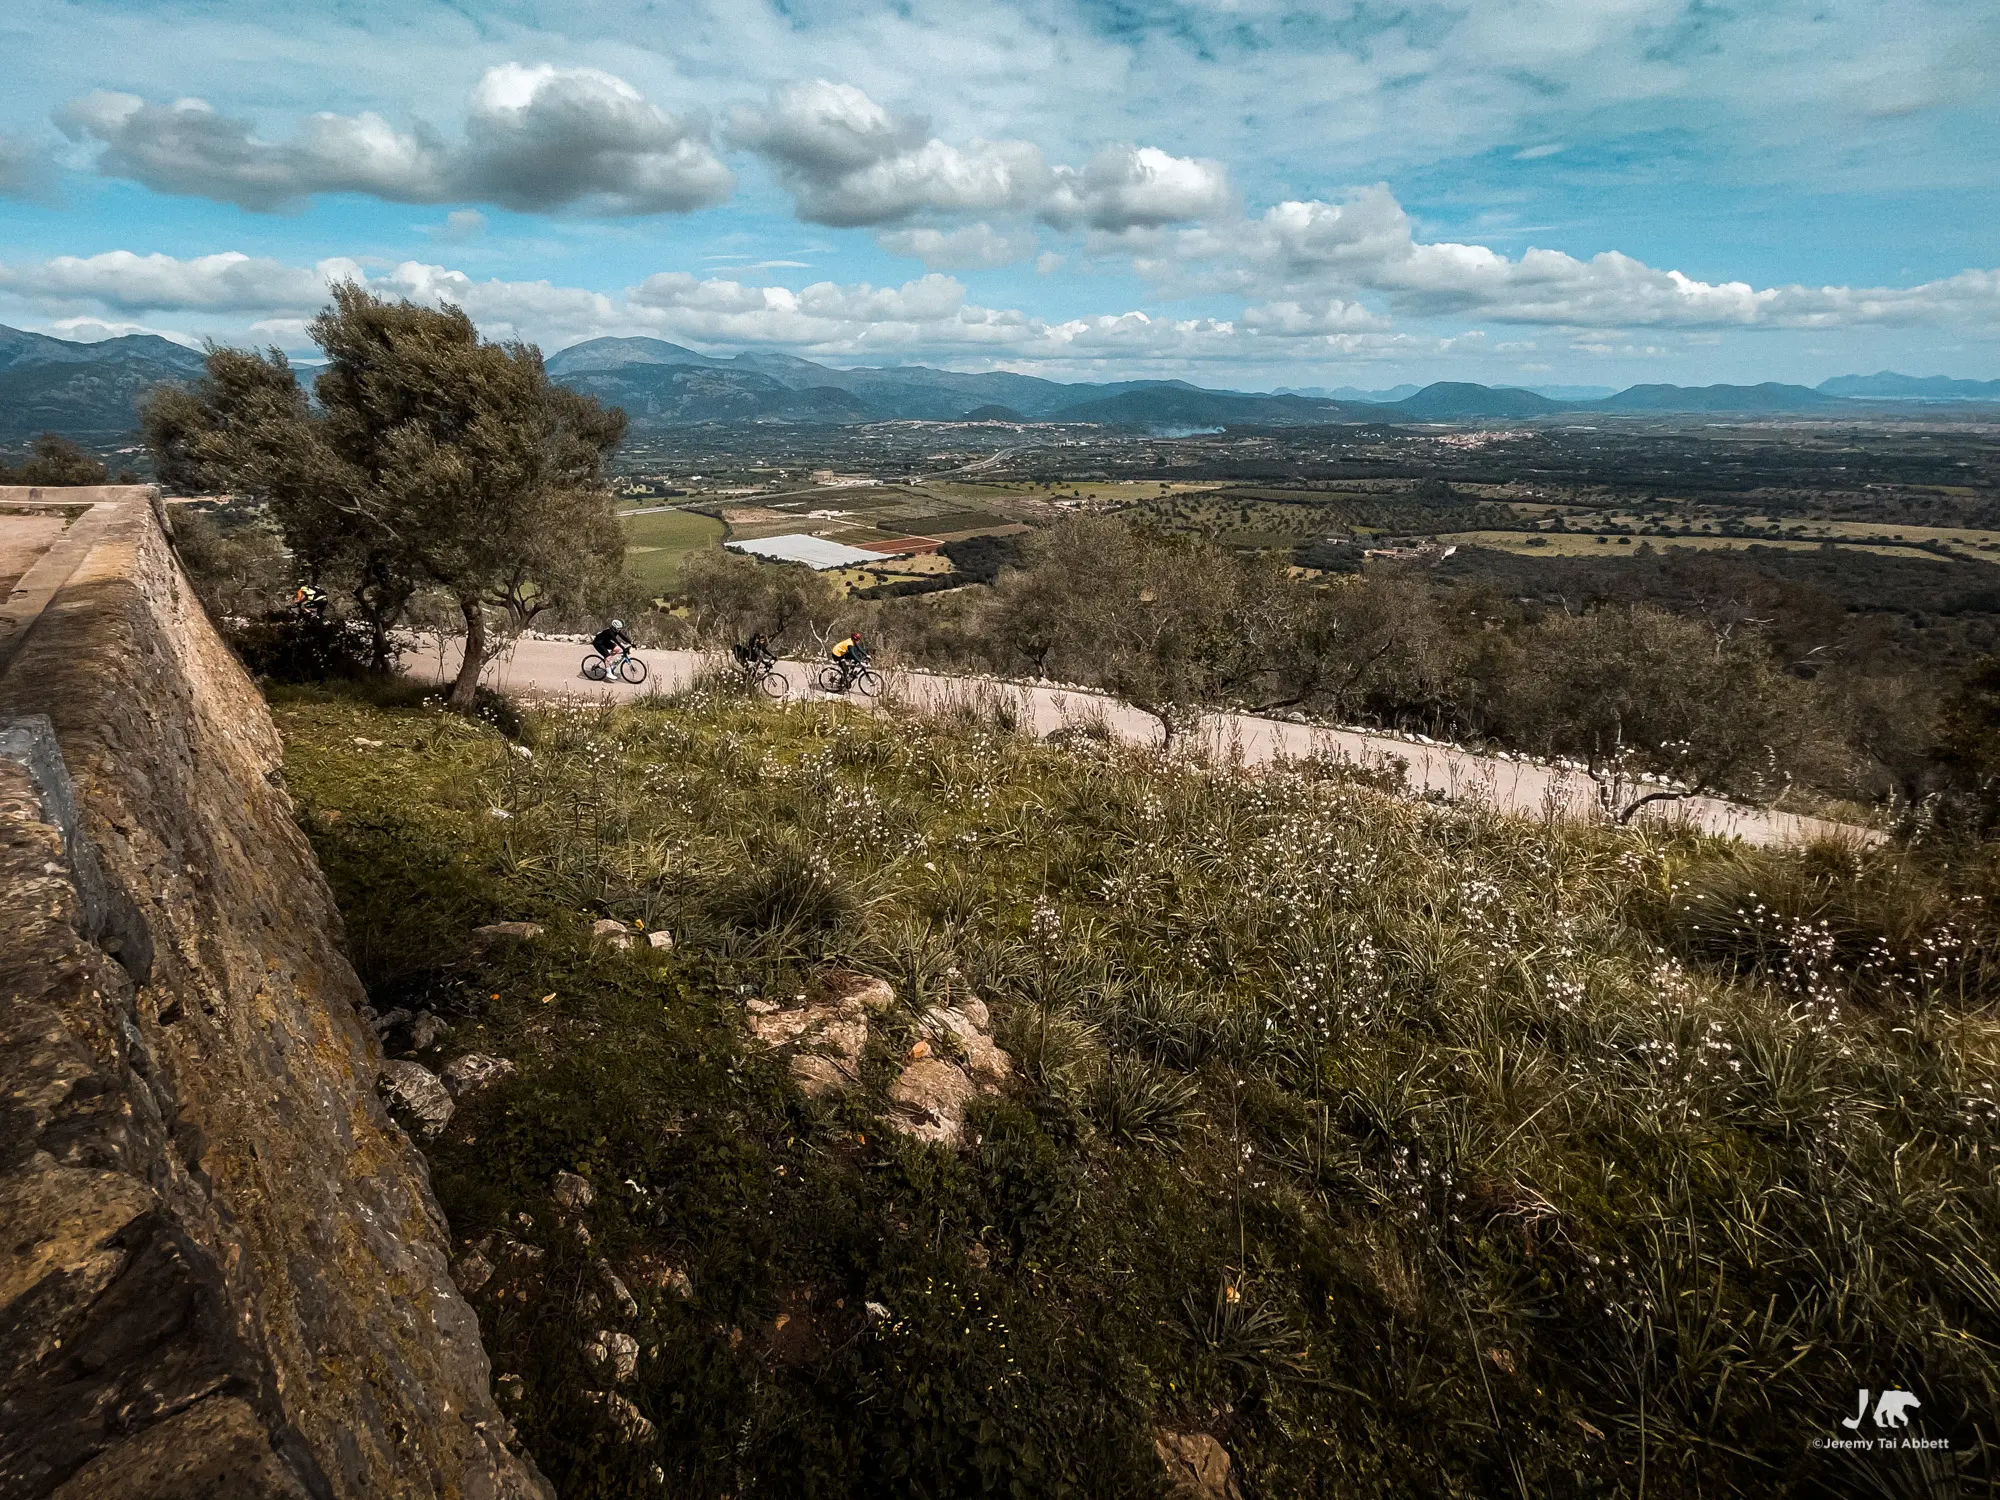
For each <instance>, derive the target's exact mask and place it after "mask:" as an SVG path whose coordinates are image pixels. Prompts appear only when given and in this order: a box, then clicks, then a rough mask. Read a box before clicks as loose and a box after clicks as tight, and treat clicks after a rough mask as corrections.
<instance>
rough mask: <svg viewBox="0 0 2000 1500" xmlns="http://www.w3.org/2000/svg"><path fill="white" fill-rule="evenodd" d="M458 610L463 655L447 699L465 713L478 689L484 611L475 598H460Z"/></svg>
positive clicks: (483, 654)
mask: <svg viewBox="0 0 2000 1500" xmlns="http://www.w3.org/2000/svg"><path fill="white" fill-rule="evenodd" d="M458 611H459V613H460V614H462V615H464V616H465V656H464V658H463V659H462V660H461V661H460V662H459V664H458V679H457V681H455V682H453V683H452V685H451V700H450V701H451V706H452V708H453V709H455V710H456V711H457V712H459V713H462V714H469V713H471V712H472V703H473V698H474V697H475V695H477V693H478V692H479V669H480V668H481V667H483V666H485V665H486V611H485V610H484V609H482V608H481V607H480V604H479V601H478V600H477V599H476V598H467V599H460V600H459V601H458Z"/></svg>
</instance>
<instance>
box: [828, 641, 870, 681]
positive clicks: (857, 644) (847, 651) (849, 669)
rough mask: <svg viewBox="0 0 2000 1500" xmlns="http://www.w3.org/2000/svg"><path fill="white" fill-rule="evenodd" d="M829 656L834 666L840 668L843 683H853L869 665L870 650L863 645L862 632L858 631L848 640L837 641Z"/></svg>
mask: <svg viewBox="0 0 2000 1500" xmlns="http://www.w3.org/2000/svg"><path fill="white" fill-rule="evenodd" d="M827 655H828V656H831V657H832V658H833V661H834V665H835V666H837V667H839V668H840V676H841V680H842V681H843V682H852V681H853V680H854V679H855V677H856V676H857V675H859V673H860V671H861V669H862V668H863V667H865V666H867V665H868V648H867V647H866V646H864V645H862V644H861V632H860V631H858V630H857V631H855V632H854V634H852V635H850V636H849V637H847V639H846V640H843V641H835V642H834V643H833V649H832V650H831V651H829V652H827Z"/></svg>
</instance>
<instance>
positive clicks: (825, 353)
mask: <svg viewBox="0 0 2000 1500" xmlns="http://www.w3.org/2000/svg"><path fill="white" fill-rule="evenodd" d="M338 280H352V281H357V282H360V283H361V284H363V285H365V286H366V287H368V289H369V290H371V291H373V292H375V293H377V294H378V295H382V296H387V297H401V298H408V299H409V300H411V301H413V302H419V303H427V304H432V305H435V304H439V303H445V302H449V303H453V304H455V305H457V306H459V307H463V308H464V309H465V310H466V312H467V313H468V314H470V315H471V317H472V318H473V320H474V321H475V322H476V323H478V324H479V326H480V328H481V330H482V331H483V332H485V333H486V334H487V335H488V336H489V337H496V338H524V339H531V340H534V341H536V342H539V343H541V344H543V345H544V346H545V347H560V346H562V345H564V344H567V343H571V342H574V341H575V340H578V339H584V338H593V337H597V336H599V335H603V334H652V335H655V336H658V337H662V338H667V339H672V340H675V341H685V342H690V343H695V344H703V345H708V346H711V347H721V348H731V347H742V346H745V345H752V346H757V345H762V346H767V347H776V348H785V349H791V350H796V351H797V352H799V353H801V354H808V355H814V356H818V357H822V358H826V357H832V358H853V359H858V360H867V359H869V358H875V357H886V356H893V357H897V358H907V357H913V356H923V357H929V358H939V359H946V360H957V361H963V360H965V359H973V360H975V361H980V362H988V363H991V362H1009V361H1013V362H1020V363H1022V364H1029V365H1047V366H1050V367H1052V368H1053V367H1067V368H1072V369H1083V368H1101V367H1103V366H1106V365H1109V364H1116V362H1117V361H1120V360H1140V359H1149V360H1150V359H1158V360H1165V361H1168V362H1175V361H1178V362H1183V363H1187V364H1198V363H1204V362H1225V363H1226V362H1231V361H1240V360H1244V359H1256V358H1263V357H1266V356H1269V357H1272V358H1276V359H1280V360H1285V361H1297V360H1302V359H1310V358H1315V357H1324V356H1327V355H1337V354H1356V353H1367V352H1370V351H1377V350H1389V349H1398V350H1400V349H1404V348H1408V347H1413V343H1412V341H1411V340H1410V339H1408V338H1406V337H1405V336H1404V335H1402V334H1398V333H1395V332H1394V331H1393V330H1391V329H1389V328H1388V326H1387V324H1386V323H1385V322H1384V321H1383V320H1381V319H1379V318H1375V317H1374V316H1373V315H1371V314H1368V313H1367V311H1366V310H1365V309H1363V308H1360V307H1358V306H1348V305H1345V304H1341V303H1338V302H1329V301H1322V302H1321V303H1319V304H1317V305H1313V306H1307V305H1304V304H1300V305H1297V306H1290V305H1287V306H1273V307H1270V308H1258V309H1252V310H1251V311H1250V312H1249V313H1247V314H1246V315H1245V316H1244V317H1243V318H1242V319H1239V320H1230V319H1227V318H1179V319H1177V318H1163V317H1160V316H1157V315H1155V314H1152V313H1148V312H1144V311H1137V310H1134V311H1126V312H1107V313H1102V314H1095V315H1091V316H1086V317H1079V318H1071V319H1066V320H1060V321H1055V320H1049V319H1045V318H1041V317H1037V316H1034V315H1032V314H1030V313H1028V312H1024V311H1022V310H1020V309H1017V308H1004V307H986V306H982V305H980V304H979V303H976V302H974V301H972V300H971V299H970V298H969V297H968V296H967V293H966V289H965V286H964V285H963V284H962V283H961V282H959V281H958V280H957V279H956V278H954V277H951V276H946V275H942V274H940V273H937V272H931V273H929V274H927V275H924V276H920V277H917V278H915V279H913V280H910V281H906V282H904V283H902V284H901V285H899V286H873V285H870V284H868V283H865V282H863V283H840V282H832V281H821V282H814V283H812V284H810V285H807V286H803V287H799V288H797V289H793V288H790V287H782V286H758V285H754V284H751V283H748V282H744V281H740V280H737V279H735V277H733V276H729V275H716V276H697V275H694V274H692V273H689V272H686V271H662V272H659V273H657V274H655V275H652V276H649V277H647V278H646V279H645V280H643V281H642V282H640V283H639V284H638V285H636V286H633V287H629V288H627V289H626V290H625V291H623V292H622V293H616V294H612V293H605V292H598V291H591V290H587V289H585V288H581V287H566V286H560V285H556V284H554V283H552V282H549V281H505V280H501V279H498V278H489V279H486V280H479V279H475V278H474V277H471V276H469V275H467V274H466V273H465V272H463V271H460V270H456V269H453V268H451V267H448V266H440V265H432V264H427V263H425V262H421V261H406V262H404V263H402V264H401V265H397V266H394V267H389V268H376V269H369V268H365V267H363V266H360V265H358V264H356V263H354V262H352V261H344V260H330V261H322V262H321V263H319V264H318V265H316V266H311V267H305V266H287V265H284V264H283V263H281V262H277V261H270V260H263V259H257V258H253V257H250V256H247V255H242V254H236V253H229V254H223V255H211V256H202V257H198V258H194V259H189V260H176V259H175V258H173V257H171V256H166V255H146V256H141V255H135V254H133V253H131V252H129V251H114V252H111V253H108V254H105V255H96V256H91V257H88V258H87V259H80V258H76V257H63V258H59V259H56V260H50V261H44V262H39V263H34V264H23V265H12V266H9V265H0V294H7V295H11V296H14V297H17V298H21V299H25V300H28V301H30V302H31V303H32V304H33V305H34V306H35V307H36V308H37V310H38V312H39V313H40V315H41V317H42V319H43V320H44V321H47V320H49V319H55V318H61V317H71V318H80V319H83V320H86V321H92V322H107V321H108V320H107V319H106V318H105V316H104V314H103V312H101V311H96V310H99V309H102V310H112V311H114V312H115V313H134V312H140V311H151V312H155V313H181V314H200V315H207V314H224V313H239V314H244V315H246V316H244V317H243V318H241V319H240V320H239V321H234V322H232V324H231V326H233V327H235V328H237V329H239V330H241V331H240V332H239V333H237V334H236V335H235V336H237V337H242V336H244V334H246V333H247V334H248V335H249V336H250V337H252V338H254V339H255V340H257V341H259V342H263V341H268V340H274V339H275V340H277V341H279V342H281V343H283V344H285V345H286V346H287V347H293V348H297V347H299V346H300V345H301V344H302V343H303V342H304V339H303V328H304V320H305V319H306V317H308V316H309V315H310V314H311V313H312V312H314V311H316V310H317V309H318V308H319V307H320V306H321V305H322V304H323V303H324V302H325V300H326V296H327V290H328V287H329V286H330V285H331V283H333V282H334V281H338ZM85 309H92V311H85ZM1431 343H1435V341H1434V340H1433V341H1431Z"/></svg>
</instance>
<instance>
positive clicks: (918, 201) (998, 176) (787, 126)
mask: <svg viewBox="0 0 2000 1500" xmlns="http://www.w3.org/2000/svg"><path fill="white" fill-rule="evenodd" d="M728 136H729V139H730V141H731V142H732V143H733V144H735V145H738V146H741V147H743V148H744V149H746V150H750V151H755V152H757V153H758V154H760V155H762V156H764V157H765V158H767V159H768V160H769V161H770V162H771V163H772V165H773V167H774V168H775V169H776V170H777V173H778V176H779V179H780V181H782V182H783V183H784V185H785V186H786V188H787V189H789V190H790V192H791V194H792V197H793V201H794V203H795V204H796V206H797V210H798V214H799V217H800V218H802V219H807V220H810V221H812V222H813V223H816V224H832V225H841V226H848V227H852V226H855V225H863V224H893V223H896V222H898V221H900V220H903V219H907V218H909V217H910V216H911V215H913V214H916V213H919V212H924V211H932V212H937V213H947V214H953V213H1024V212H1026V211H1028V210H1029V209H1031V208H1032V207H1033V206H1034V205H1035V204H1036V203H1037V202H1038V201H1039V200H1040V199H1041V197H1042V196H1043V195H1044V194H1045V193H1046V192H1047V191H1048V187H1049V184H1050V182H1051V180H1052V179H1051V176H1050V173H1049V169H1048V166H1047V165H1046V164H1045V163H1044V162H1043V160H1042V153H1041V152H1040V150H1038V149H1037V148H1036V147H1034V146H1032V145H1030V144H1028V143H1027V142H1026V141H973V142H971V143H970V144H969V145H967V146H965V147H963V148H960V147H957V146H951V145H947V144H946V143H945V142H943V141H941V140H938V139H936V138H935V137H933V136H932V135H931V134H930V126H929V123H928V122H927V121H925V120H923V119H921V118H919V117H917V116H914V115H898V114H894V113H892V112H891V111H889V110H888V109H885V108H884V107H883V106H882V105H880V104H877V103H876V102H875V101H874V100H873V99H871V98H869V97H868V95H867V94H865V93H863V92H862V91H861V90H860V89H858V88H855V87H854V86H853V85H851V84H844V83H829V82H827V81H826V80H825V79H823V78H822V79H818V80H816V81H814V82H811V83H794V84H788V85H786V86H785V87H784V88H781V89H778V90H776V91H775V92H774V93H773V94H772V96H771V99H770V102H769V103H768V104H766V105H761V106H752V105H739V106H737V107H736V108H735V109H733V110H731V111H730V114H729V125H728Z"/></svg>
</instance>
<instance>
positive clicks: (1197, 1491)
mask: <svg viewBox="0 0 2000 1500" xmlns="http://www.w3.org/2000/svg"><path fill="white" fill-rule="evenodd" d="M1153 1451H1154V1452H1156V1453H1158V1454H1159V1455H1160V1462H1161V1463H1162V1464H1164V1465H1166V1470H1167V1493H1168V1494H1169V1495H1170V1496H1172V1497H1173V1500H1241V1494H1242V1492H1241V1491H1240V1490H1238V1489H1237V1487H1236V1476H1235V1475H1234V1474H1231V1473H1230V1472H1229V1454H1228V1452H1227V1451H1226V1450H1225V1449H1224V1448H1223V1446H1222V1444H1220V1443H1218V1442H1217V1441H1216V1440H1215V1439H1214V1438H1213V1437H1212V1436H1210V1435H1209V1434H1208V1433H1206V1432H1168V1431H1166V1430H1165V1429H1164V1428H1156V1429H1155V1430H1154V1432H1153Z"/></svg>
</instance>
